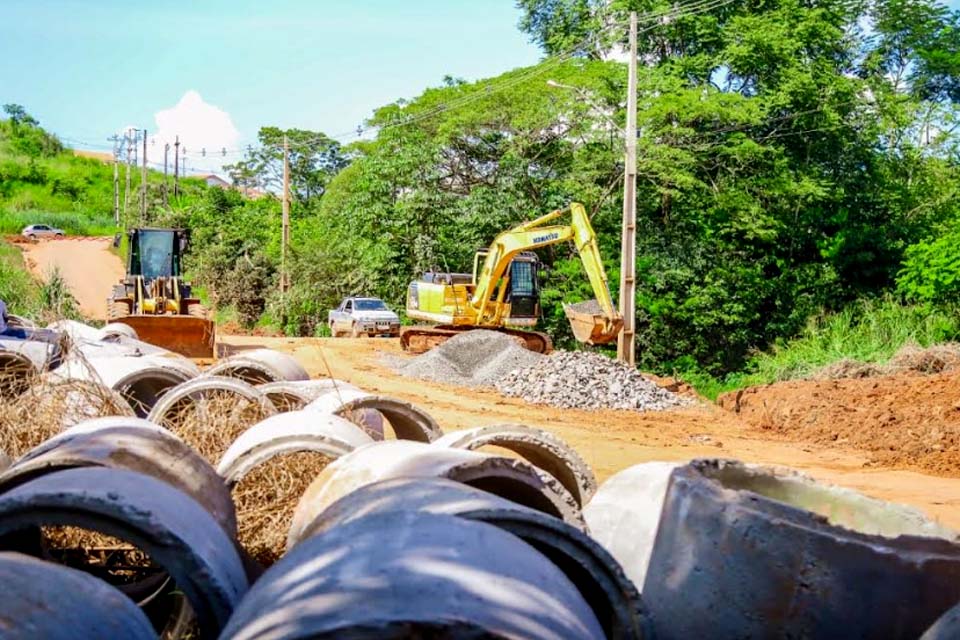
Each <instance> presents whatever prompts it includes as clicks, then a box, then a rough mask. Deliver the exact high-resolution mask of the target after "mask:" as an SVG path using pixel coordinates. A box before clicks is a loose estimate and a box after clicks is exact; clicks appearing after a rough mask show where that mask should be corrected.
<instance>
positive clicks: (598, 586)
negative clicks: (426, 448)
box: [303, 478, 650, 639]
mask: <svg viewBox="0 0 960 640" xmlns="http://www.w3.org/2000/svg"><path fill="white" fill-rule="evenodd" d="M396 511H424V512H429V513H443V514H447V515H453V516H459V517H461V518H466V519H468V520H477V521H480V522H485V523H487V524H492V525H494V526H496V527H498V528H500V529H502V530H504V531H507V532H508V533H512V534H514V535H515V536H517V537H518V538H520V539H521V540H523V541H524V542H526V543H527V544H529V545H530V546H532V547H533V548H535V549H536V550H537V551H539V552H540V553H542V554H543V555H544V556H545V557H546V558H548V559H549V560H550V561H551V562H553V564H554V565H555V566H556V567H557V568H558V569H560V571H562V572H563V574H564V575H565V576H567V578H568V579H569V580H570V582H571V583H572V584H573V585H574V586H575V587H576V588H577V590H578V591H579V592H580V595H581V596H582V597H583V599H584V600H585V601H586V602H587V604H588V605H589V606H590V608H591V609H592V610H593V613H594V615H595V616H596V618H597V620H598V621H599V622H600V625H601V627H603V631H604V636H605V637H607V638H617V639H627V638H637V639H638V638H649V637H650V635H649V632H648V630H647V625H648V623H647V619H646V617H645V614H644V612H643V607H642V604H641V602H640V594H639V593H638V592H637V589H636V587H635V586H634V584H633V583H632V582H631V581H630V580H629V579H628V578H627V577H626V575H625V574H624V573H623V569H621V568H620V565H619V564H618V563H617V561H616V560H614V558H613V556H611V555H610V554H609V553H608V552H607V551H606V550H604V549H603V547H601V546H600V545H599V544H598V543H597V542H596V541H594V540H593V539H592V538H591V537H590V536H588V535H586V534H585V533H583V532H582V531H580V530H579V529H577V528H575V527H572V526H570V525H568V524H567V523H565V522H563V521H562V520H558V519H557V518H554V517H551V516H548V515H545V514H543V513H540V512H539V511H534V510H532V509H527V508H526V507H522V506H520V505H518V504H516V503H514V502H510V501H509V500H504V499H503V498H501V497H499V496H495V495H493V494H490V493H487V492H486V491H480V490H478V489H474V488H472V487H468V486H466V485H463V484H460V483H459V482H453V481H451V480H444V479H440V478H398V479H396V480H386V481H383V482H377V483H374V484H370V485H367V486H365V487H361V488H360V489H357V490H356V491H354V492H352V493H349V494H347V495H346V496H344V497H343V498H341V499H340V500H338V501H337V502H335V503H333V504H332V505H330V507H329V508H327V509H326V510H325V511H323V513H321V514H320V515H318V516H317V517H316V518H315V519H314V520H313V522H311V523H310V524H309V525H307V527H306V528H305V530H304V532H303V538H304V539H307V538H310V537H312V536H314V535H325V534H326V533H327V532H329V531H330V530H332V529H334V528H336V527H339V526H342V525H345V524H347V523H350V522H353V521H355V520H359V519H361V518H365V517H367V516H370V515H373V514H380V513H392V512H396Z"/></svg>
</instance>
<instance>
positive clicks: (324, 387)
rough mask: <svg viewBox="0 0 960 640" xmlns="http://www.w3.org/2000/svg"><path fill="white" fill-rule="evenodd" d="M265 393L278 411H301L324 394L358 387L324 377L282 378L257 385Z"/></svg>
mask: <svg viewBox="0 0 960 640" xmlns="http://www.w3.org/2000/svg"><path fill="white" fill-rule="evenodd" d="M257 389H259V390H260V391H261V392H262V393H265V394H266V395H267V397H268V398H270V401H271V402H272V403H273V406H275V407H276V408H277V411H299V410H300V409H303V408H304V407H305V406H307V405H308V404H310V403H311V402H313V401H314V400H316V399H317V398H319V397H320V396H322V395H324V394H325V393H329V392H332V391H334V390H335V389H336V390H339V391H346V390H347V389H356V387H354V386H353V385H352V384H348V383H346V382H343V381H342V380H334V379H332V378H323V379H321V380H280V381H278V382H268V383H266V384H260V385H257Z"/></svg>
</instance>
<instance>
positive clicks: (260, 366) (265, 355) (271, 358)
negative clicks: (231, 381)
mask: <svg viewBox="0 0 960 640" xmlns="http://www.w3.org/2000/svg"><path fill="white" fill-rule="evenodd" d="M207 374H208V375H211V376H226V377H228V378H238V379H240V380H243V381H244V382H246V383H248V384H252V385H258V384H265V383H268V382H279V381H281V380H286V381H293V380H309V379H310V375H309V374H308V373H307V371H306V369H304V368H303V366H302V365H301V364H300V363H299V362H297V360H296V358H294V357H293V356H290V355H287V354H286V353H280V352H279V351H274V350H273V349H254V350H252V351H244V352H242V353H238V354H237V355H233V356H230V357H229V358H225V359H224V360H221V361H220V362H218V363H217V364H215V365H213V366H212V367H210V369H208V370H207Z"/></svg>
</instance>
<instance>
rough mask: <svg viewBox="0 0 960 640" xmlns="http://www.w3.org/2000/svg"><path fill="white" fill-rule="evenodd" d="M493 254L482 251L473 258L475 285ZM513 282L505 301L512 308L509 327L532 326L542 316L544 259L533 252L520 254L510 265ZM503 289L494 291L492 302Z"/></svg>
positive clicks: (508, 286) (509, 284) (511, 280)
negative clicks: (542, 262) (541, 272)
mask: <svg viewBox="0 0 960 640" xmlns="http://www.w3.org/2000/svg"><path fill="white" fill-rule="evenodd" d="M488 253H489V251H488V250H487V249H481V250H479V251H477V253H476V255H474V258H473V281H474V282H476V281H477V277H478V275H479V273H480V270H481V269H483V262H484V260H486V258H487V254H488ZM509 274H510V279H509V280H508V282H507V291H506V293H505V295H504V298H503V299H504V301H505V302H507V303H509V304H510V319H509V324H513V325H518V324H520V325H524V326H526V325H530V326H533V324H532V323H535V322H536V319H537V318H538V317H539V316H540V259H539V258H538V257H537V254H535V253H533V252H530V251H523V252H521V253H518V254H517V255H515V256H514V257H513V260H511V261H510V268H509ZM498 291H499V286H498V287H494V288H493V292H492V297H491V300H495V299H496V297H497V293H498Z"/></svg>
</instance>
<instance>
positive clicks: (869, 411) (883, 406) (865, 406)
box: [719, 371, 960, 476]
mask: <svg viewBox="0 0 960 640" xmlns="http://www.w3.org/2000/svg"><path fill="white" fill-rule="evenodd" d="M719 404H720V406H721V407H723V408H725V409H728V410H730V411H732V412H734V413H736V414H737V415H739V416H740V417H741V418H743V419H744V420H745V421H746V422H747V423H749V424H750V425H751V426H752V427H754V428H756V429H757V430H759V431H761V432H763V433H767V434H770V435H775V436H777V437H781V438H784V439H789V440H793V441H800V442H809V443H814V444H818V445H827V446H833V447H843V448H854V449H858V450H861V451H865V452H867V453H868V460H869V464H870V466H873V467H878V466H885V467H891V466H893V467H902V468H919V469H923V470H925V471H931V472H934V473H939V474H944V475H950V476H960V372H957V371H953V372H949V373H941V374H933V375H924V374H922V373H915V372H913V373H906V372H905V373H897V374H894V375H886V376H880V377H873V378H857V379H849V378H848V379H838V380H798V381H792V382H780V383H777V384H772V385H767V386H762V387H751V388H749V389H743V390H740V391H736V392H731V393H728V394H726V395H724V396H721V397H720V399H719Z"/></svg>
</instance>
